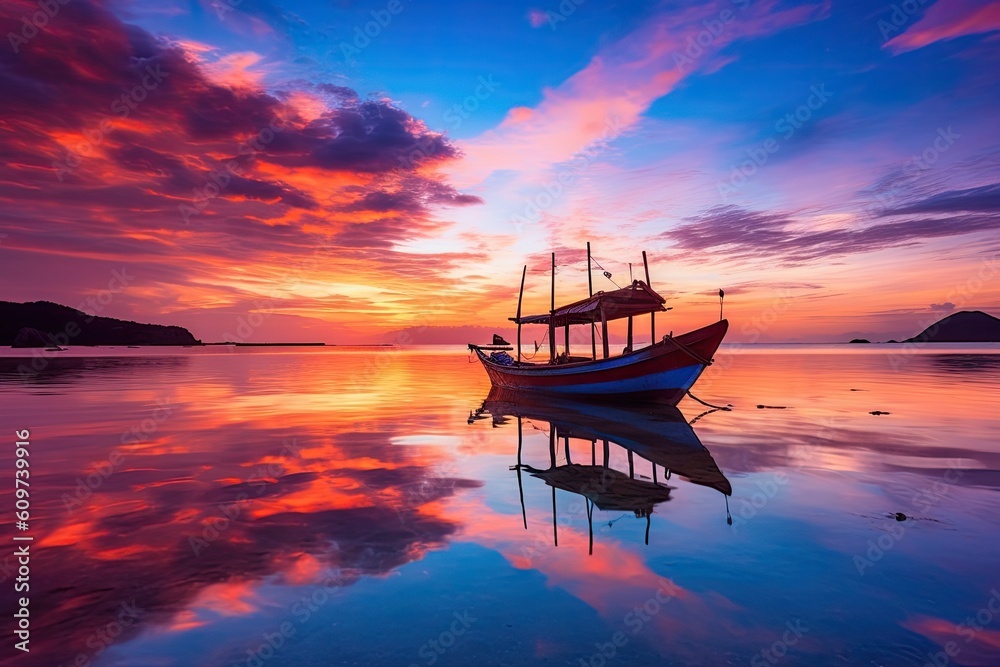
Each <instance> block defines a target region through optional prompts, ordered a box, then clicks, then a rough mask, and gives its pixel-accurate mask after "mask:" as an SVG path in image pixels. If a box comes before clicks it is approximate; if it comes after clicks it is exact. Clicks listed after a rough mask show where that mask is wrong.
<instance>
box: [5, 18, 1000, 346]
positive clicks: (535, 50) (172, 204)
mask: <svg viewBox="0 0 1000 667" xmlns="http://www.w3.org/2000/svg"><path fill="white" fill-rule="evenodd" d="M42 5H46V3H45V2H43V3H42ZM50 5H51V6H49V5H46V6H49V13H50V14H53V13H54V15H52V16H49V15H46V14H45V13H44V11H43V10H40V9H39V4H38V3H37V2H35V1H31V2H28V1H23V0H0V8H2V9H0V28H2V33H3V35H4V39H3V44H2V45H0V300H8V301H35V300H49V301H55V302H58V303H63V304H66V305H69V306H74V307H80V308H81V309H82V310H89V311H90V312H95V310H98V311H99V314H101V315H108V316H112V317H120V318H124V319H133V320H138V321H144V322H156V323H163V324H179V325H181V326H185V327H187V328H188V329H190V330H191V332H192V333H193V334H194V335H195V336H196V337H198V338H200V339H202V340H205V341H206V342H207V341H218V340H222V339H223V338H224V337H227V336H228V337H239V338H241V339H246V340H252V341H279V340H284V341H289V340H323V341H326V342H328V343H362V342H393V341H394V340H395V341H397V342H398V341H399V338H398V336H394V334H393V333H392V332H395V331H398V330H401V329H404V328H407V327H420V326H424V325H432V326H443V327H451V326H462V325H481V326H488V327H496V328H497V329H498V330H499V328H502V327H507V326H509V322H507V321H506V320H507V318H508V317H509V316H511V315H512V314H513V311H514V308H515V306H516V301H517V288H518V281H519V279H520V273H521V267H522V265H524V264H528V280H527V286H528V288H529V289H528V292H527V293H526V297H525V299H526V310H527V311H528V312H533V311H544V310H547V309H548V289H549V275H548V270H549V252H551V251H555V252H556V255H557V263H558V264H559V269H558V275H557V281H558V282H557V300H558V301H571V300H576V299H578V298H580V297H581V296H585V295H586V289H587V278H586V260H585V254H584V248H585V244H586V242H587V241H590V242H591V244H592V246H593V248H594V255H595V257H596V258H597V261H598V262H600V264H601V266H602V267H603V268H604V269H606V270H608V271H610V272H611V273H612V274H613V276H612V279H613V280H614V281H615V282H616V283H617V284H619V285H624V284H625V283H627V282H628V280H629V278H628V275H629V266H628V264H629V262H632V263H633V272H634V275H635V277H637V278H638V277H640V276H641V275H642V268H641V261H642V257H641V253H642V250H646V251H647V252H648V254H649V257H650V259H651V264H652V266H651V273H652V284H653V287H654V288H655V289H658V290H660V291H661V293H663V294H664V295H665V296H666V297H667V298H668V305H669V306H672V307H673V308H674V310H673V311H672V312H671V314H670V315H669V316H667V317H665V318H664V322H665V323H664V324H663V325H662V328H664V329H666V330H669V329H673V330H675V331H682V330H684V329H687V328H692V327H695V326H700V325H701V324H707V323H708V322H711V321H713V320H714V319H715V318H717V317H718V300H717V298H716V296H715V294H716V292H717V290H718V289H719V288H724V289H725V290H726V294H727V296H726V314H727V316H728V317H729V318H730V320H731V321H732V323H733V326H732V329H731V334H730V337H729V339H728V340H729V341H730V342H732V341H740V340H742V341H758V340H759V341H840V340H845V338H847V337H854V336H865V337H870V338H872V339H876V340H885V339H888V338H901V337H906V336H910V335H913V334H915V333H917V332H918V331H919V330H920V329H922V328H923V327H924V326H926V325H927V324H929V323H931V322H932V321H934V320H936V319H938V318H940V317H942V316H943V315H945V314H947V313H948V312H952V311H954V310H970V309H981V310H986V311H987V312H991V313H992V314H994V315H1000V259H998V254H997V253H998V251H1000V235H998V233H997V232H998V229H1000V129H998V128H1000V115H998V112H997V108H998V103H1000V3H996V2H993V3H991V2H987V1H985V0H937V1H934V0H907V1H906V2H901V3H896V4H892V3H885V4H883V3H872V2H867V1H864V0H857V1H842V0H826V1H812V2H782V1H780V0H720V1H718V2H707V3H706V2H687V1H686V2H658V3H657V2H614V3H604V2H598V0H587V1H583V0H576V2H574V0H563V1H562V2H561V3H560V2H558V1H557V0H532V1H531V2H522V1H520V0H514V1H512V2H491V3H485V2H413V1H412V0H365V1H362V2H351V1H349V0H336V1H332V2H315V1H298V2H291V1H289V0H274V1H271V0H160V1H159V2H155V3H152V2H135V1H133V0H120V1H110V0H109V1H106V2H101V1H100V0H68V2H67V3H66V4H59V2H58V1H57V0H52V2H51V3H50ZM594 281H595V282H594V284H595V289H608V288H614V285H613V284H612V283H611V282H610V281H608V280H606V279H605V278H604V277H603V276H602V275H601V270H600V269H596V270H595V271H594ZM122 284H124V287H122ZM109 285H111V287H112V290H109ZM88 299H89V300H90V303H91V305H89V306H88V305H87V304H88ZM94 304H96V306H94ZM660 328H661V326H660V325H659V322H658V330H659V329H660ZM447 333H448V332H447V331H437V330H430V332H429V335H428V337H427V338H425V339H424V340H426V341H427V342H434V341H435V340H444V336H445V334H447ZM664 333H666V331H664ZM532 335H533V333H532ZM535 337H538V336H535Z"/></svg>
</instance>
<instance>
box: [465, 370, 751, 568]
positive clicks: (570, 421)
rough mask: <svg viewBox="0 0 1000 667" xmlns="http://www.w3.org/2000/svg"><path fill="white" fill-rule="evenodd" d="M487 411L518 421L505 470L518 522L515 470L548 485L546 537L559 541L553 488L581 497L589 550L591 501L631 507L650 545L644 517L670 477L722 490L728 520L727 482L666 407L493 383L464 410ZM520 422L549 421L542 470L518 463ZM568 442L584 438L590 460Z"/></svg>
mask: <svg viewBox="0 0 1000 667" xmlns="http://www.w3.org/2000/svg"><path fill="white" fill-rule="evenodd" d="M486 415H489V416H490V417H492V420H493V425H494V426H500V425H502V424H505V423H507V422H508V421H509V420H510V419H511V418H514V419H516V420H517V465H515V466H512V467H511V469H512V470H515V471H516V472H517V484H518V491H519V493H520V498H521V515H522V519H523V522H524V527H525V529H527V527H528V519H527V511H526V509H525V505H524V487H523V480H522V473H523V472H527V473H529V474H530V475H531V476H532V477H536V478H538V479H541V480H543V481H544V482H545V483H546V484H547V485H549V486H550V487H552V539H553V542H554V543H555V544H556V546H558V544H559V532H558V525H557V523H556V489H561V490H563V491H569V492H570V493H574V494H577V495H580V496H583V497H584V498H585V500H586V508H587V524H588V528H589V533H590V553H591V554H593V552H594V523H593V519H594V508H595V507H596V508H597V509H599V510H601V511H611V512H632V513H633V514H634V515H635V517H636V518H644V519H646V538H645V541H646V544H649V528H650V517H651V516H652V514H653V511H654V508H655V507H656V506H657V505H659V504H661V503H664V502H666V501H668V500H670V494H671V492H672V491H673V490H675V489H676V488H677V487H674V486H669V485H668V484H667V481H668V480H670V479H671V477H672V476H673V475H678V476H680V477H683V478H684V479H686V480H687V481H689V482H691V483H693V484H698V485H700V486H707V487H709V488H712V489H716V490H717V491H719V492H721V493H722V494H724V495H725V496H726V515H727V521H728V522H729V523H730V524H731V523H732V518H731V517H730V516H729V496H731V495H732V493H733V487H732V485H731V484H730V483H729V480H728V479H726V476H725V475H724V474H723V473H722V471H721V470H720V469H719V466H718V464H716V462H715V459H713V458H712V455H711V454H710V453H709V451H708V450H707V449H706V448H705V446H704V445H702V444H701V441H700V440H699V439H698V436H697V435H696V434H695V432H694V429H693V428H691V425H690V424H689V423H688V421H687V420H686V418H685V417H684V415H683V414H682V413H681V411H680V410H678V409H677V408H676V407H674V406H672V405H666V404H662V403H633V404H621V403H617V404H613V405H607V404H601V403H591V402H582V401H577V400H574V399H569V398H562V397H553V396H536V395H531V394H525V393H517V392H512V391H509V390H504V389H498V388H496V387H494V388H493V389H492V390H491V391H490V393H489V396H487V398H486V400H485V401H483V405H482V407H480V408H479V410H477V411H476V413H475V414H473V415H470V418H469V421H470V422H474V421H475V420H476V419H477V418H478V419H481V418H484V417H485V416H486ZM527 421H532V422H547V423H548V432H549V467H548V468H546V469H539V468H535V467H532V466H530V465H527V464H525V463H522V461H521V454H522V449H523V445H524V426H525V422H527ZM570 440H576V441H581V440H582V441H586V442H589V443H590V457H589V459H590V461H589V463H588V462H586V461H584V462H576V461H574V460H573V458H572V455H571V452H570ZM612 447H620V448H621V449H624V450H625V452H626V454H627V460H628V471H627V472H625V471H621V470H616V469H615V468H613V467H612V465H611V459H612V451H613V450H612ZM560 450H561V451H560ZM577 451H578V452H579V449H578V450H577ZM560 454H561V455H562V458H565V463H563V464H557V462H556V460H557V457H558V456H559V455H560Z"/></svg>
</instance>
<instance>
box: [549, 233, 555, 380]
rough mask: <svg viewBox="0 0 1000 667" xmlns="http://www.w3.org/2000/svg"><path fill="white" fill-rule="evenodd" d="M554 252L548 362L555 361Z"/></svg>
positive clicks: (553, 255)
mask: <svg viewBox="0 0 1000 667" xmlns="http://www.w3.org/2000/svg"><path fill="white" fill-rule="evenodd" d="M555 316H556V254H555V253H552V307H551V308H550V310H549V363H550V364H554V363H555V361H556V323H555Z"/></svg>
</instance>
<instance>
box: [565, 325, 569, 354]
mask: <svg viewBox="0 0 1000 667" xmlns="http://www.w3.org/2000/svg"><path fill="white" fill-rule="evenodd" d="M565 338H566V358H567V360H569V318H568V317H567V318H566V336H565Z"/></svg>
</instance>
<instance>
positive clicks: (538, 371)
mask: <svg viewBox="0 0 1000 667" xmlns="http://www.w3.org/2000/svg"><path fill="white" fill-rule="evenodd" d="M642 256H643V263H644V264H645V263H646V253H645V252H643V254H642ZM587 262H588V266H589V265H590V244H588V245H587ZM526 272H527V267H525V269H524V271H523V272H522V274H521V292H520V295H519V296H518V304H517V315H516V316H515V317H512V318H510V319H511V321H512V322H515V323H516V324H517V357H516V358H512V357H511V356H510V355H508V354H506V351H507V350H513V347H511V346H510V345H509V344H499V345H498V344H494V345H476V344H473V343H469V349H470V350H472V351H473V352H475V354H476V356H477V357H478V358H479V361H480V362H481V363H482V364H483V367H484V368H485V369H486V373H487V375H489V378H490V382H491V383H492V384H493V386H494V387H501V388H505V389H512V390H516V391H530V392H542V393H547V394H563V395H572V396H577V397H581V398H586V397H591V398H593V397H600V398H602V399H604V400H607V399H612V400H613V399H629V400H635V399H640V400H648V399H654V398H655V399H658V400H662V401H666V402H668V403H676V402H677V401H679V400H680V399H681V398H682V397H683V396H684V394H685V393H686V392H687V391H688V390H689V389H690V388H691V386H692V385H694V383H695V382H696V381H697V379H698V378H699V377H700V376H701V374H702V372H703V371H704V370H705V368H706V367H707V366H709V365H710V364H711V363H712V358H713V356H714V355H715V352H716V350H718V348H719V345H721V344H722V340H723V338H724V337H725V335H726V331H727V330H728V329H729V323H728V322H727V321H726V320H724V319H721V306H720V319H719V321H718V322H715V323H713V324H710V325H708V326H705V327H702V328H700V329H696V330H694V331H690V332H688V333H685V334H681V335H678V336H674V335H672V333H671V334H669V335H666V336H663V337H662V338H661V339H660V340H657V339H656V319H655V317H656V313H658V312H665V311H667V310H669V308H666V307H665V306H664V304H665V303H666V300H665V299H664V298H663V297H662V296H660V295H659V294H657V293H656V292H655V291H654V290H653V289H652V288H651V287H650V286H649V268H648V266H647V267H646V281H645V282H644V281H642V280H634V281H633V282H632V284H630V285H628V286H627V287H623V288H620V289H616V290H612V291H609V292H604V291H601V292H597V293H596V294H594V293H593V282H592V280H588V282H589V284H590V291H591V296H589V297H588V298H586V299H582V300H580V301H576V302H574V303H570V304H568V305H565V306H561V307H558V308H557V307H556V306H555V254H554V253H553V255H552V275H553V287H552V295H553V296H552V309H551V310H550V312H549V313H545V314H541V315H524V316H522V315H521V300H522V298H523V296H524V278H525V274H526ZM719 296H720V298H722V296H723V292H722V291H721V290H720V291H719ZM647 314H648V315H649V316H650V338H651V340H653V341H656V342H654V343H653V344H651V345H649V346H647V347H644V348H641V349H638V350H636V349H633V336H632V332H633V319H634V318H635V317H638V316H641V315H647ZM619 319H628V340H627V343H626V346H625V349H624V350H623V352H622V354H620V355H618V356H611V354H610V349H609V348H610V346H609V343H608V322H611V321H614V320H619ZM525 324H544V325H547V326H548V337H549V360H548V362H543V363H532V362H529V361H525V360H524V359H523V355H522V354H521V326H522V325H525ZM598 324H600V326H601V339H602V341H603V342H602V348H603V357H602V358H600V359H598V358H597V342H596V335H595V333H596V327H597V325H598ZM572 325H584V326H589V327H590V329H591V355H590V356H572V355H571V354H570V336H569V331H570V326H572ZM560 328H561V329H563V331H564V341H565V342H564V351H563V352H562V353H561V354H558V355H557V354H556V345H555V337H556V330H557V329H560ZM501 342H503V341H501Z"/></svg>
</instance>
